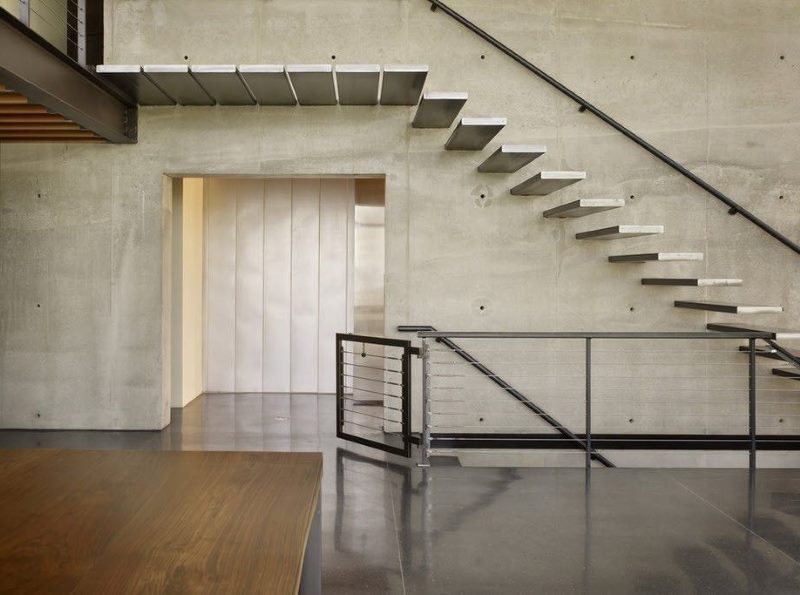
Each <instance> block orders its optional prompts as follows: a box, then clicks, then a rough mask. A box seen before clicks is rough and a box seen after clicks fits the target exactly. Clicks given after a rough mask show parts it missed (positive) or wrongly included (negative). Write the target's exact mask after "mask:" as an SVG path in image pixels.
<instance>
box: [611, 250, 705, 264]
mask: <svg viewBox="0 0 800 595" xmlns="http://www.w3.org/2000/svg"><path fill="white" fill-rule="evenodd" d="M701 260H703V253H702V252H648V253H645V254H619V255H614V256H609V257H608V261H609V262H698V261H701Z"/></svg>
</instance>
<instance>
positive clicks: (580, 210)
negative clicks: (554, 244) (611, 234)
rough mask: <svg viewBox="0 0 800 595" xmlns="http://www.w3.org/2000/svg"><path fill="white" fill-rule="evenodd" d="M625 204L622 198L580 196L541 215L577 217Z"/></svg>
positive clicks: (548, 216)
mask: <svg viewBox="0 0 800 595" xmlns="http://www.w3.org/2000/svg"><path fill="white" fill-rule="evenodd" d="M624 206H625V199H623V198H581V199H579V200H573V201H572V202H568V203H566V204H563V205H560V206H557V207H553V208H552V209H547V210H546V211H545V212H544V213H543V214H542V216H543V217H544V218H545V219H551V218H564V219H565V218H577V217H585V216H586V215H592V214H594V213H601V212H603V211H610V210H612V209H620V208H622V207H624Z"/></svg>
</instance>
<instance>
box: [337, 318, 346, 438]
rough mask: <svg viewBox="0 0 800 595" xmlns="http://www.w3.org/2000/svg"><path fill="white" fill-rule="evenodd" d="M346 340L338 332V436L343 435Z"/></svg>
mask: <svg viewBox="0 0 800 595" xmlns="http://www.w3.org/2000/svg"><path fill="white" fill-rule="evenodd" d="M343 350H344V342H343V340H342V337H341V335H340V334H339V333H336V437H337V438H341V437H342V425H343V424H342V420H343V418H344V412H343V411H342V409H343V408H344V363H343V362H344V354H343V353H342V351H343Z"/></svg>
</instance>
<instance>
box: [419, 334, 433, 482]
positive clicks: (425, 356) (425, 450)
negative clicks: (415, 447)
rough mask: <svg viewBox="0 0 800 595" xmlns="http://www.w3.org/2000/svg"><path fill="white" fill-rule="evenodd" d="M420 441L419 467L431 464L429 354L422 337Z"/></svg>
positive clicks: (425, 341) (427, 346)
mask: <svg viewBox="0 0 800 595" xmlns="http://www.w3.org/2000/svg"><path fill="white" fill-rule="evenodd" d="M420 354H421V356H422V443H421V444H420V462H419V466H420V467H430V465H431V459H430V456H431V354H430V347H429V345H428V340H427V339H422V349H421V350H420Z"/></svg>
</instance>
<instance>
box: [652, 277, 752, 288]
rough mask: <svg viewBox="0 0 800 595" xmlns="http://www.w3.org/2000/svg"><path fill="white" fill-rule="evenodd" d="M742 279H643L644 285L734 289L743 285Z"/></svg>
mask: <svg viewBox="0 0 800 595" xmlns="http://www.w3.org/2000/svg"><path fill="white" fill-rule="evenodd" d="M741 284H742V280H741V279H707V278H695V279H676V278H672V277H647V278H644V279H642V285H681V286H685V287H732V286H735V285H741Z"/></svg>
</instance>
